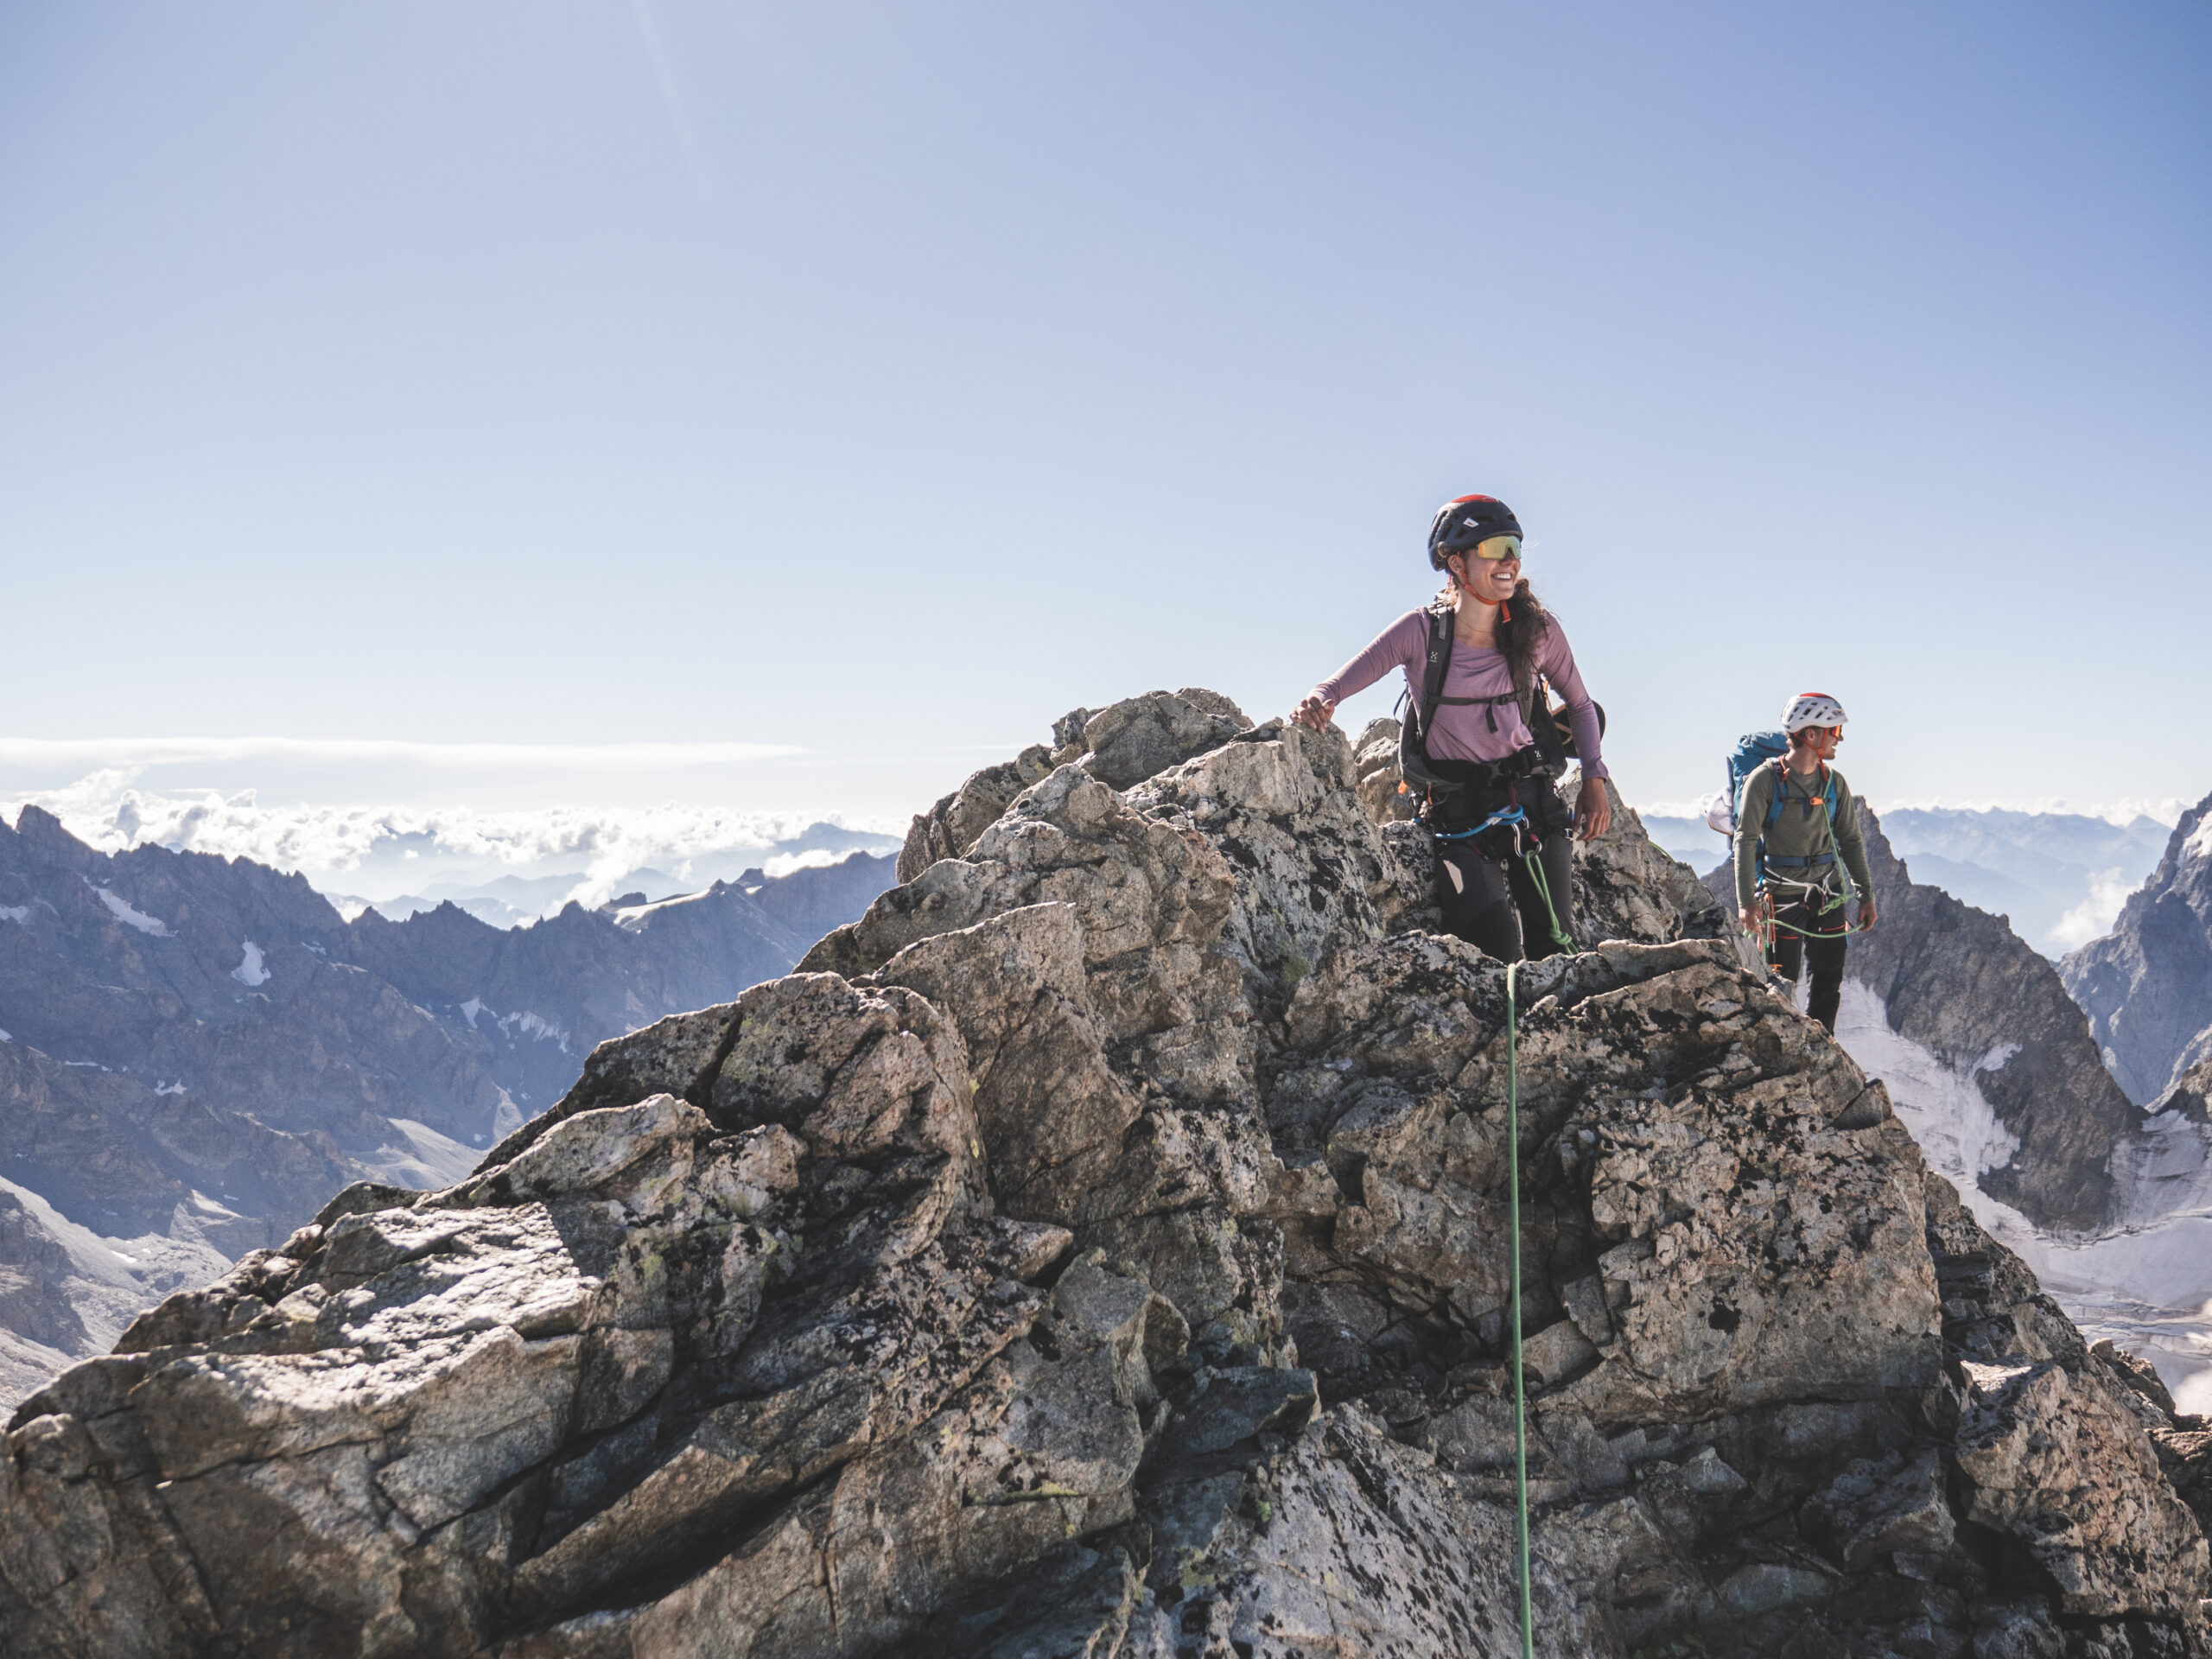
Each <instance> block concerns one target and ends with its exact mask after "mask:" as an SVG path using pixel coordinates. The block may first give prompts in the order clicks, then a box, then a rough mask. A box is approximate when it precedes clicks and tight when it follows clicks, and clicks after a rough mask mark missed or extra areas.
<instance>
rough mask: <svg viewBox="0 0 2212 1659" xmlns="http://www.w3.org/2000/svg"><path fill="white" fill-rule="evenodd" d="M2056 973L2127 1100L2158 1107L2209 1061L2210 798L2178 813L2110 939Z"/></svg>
mask: <svg viewBox="0 0 2212 1659" xmlns="http://www.w3.org/2000/svg"><path fill="white" fill-rule="evenodd" d="M2061 971H2062V972H2063V974H2064V975H2065V977H2066V985H2067V988H2068V989H2069V990H2070V991H2072V992H2073V994H2074V997H2075V1001H2078V1002H2079V1003H2081V1005H2082V1007H2083V1008H2085V1009H2087V1010H2088V1015H2089V1023H2090V1026H2091V1027H2092V1028H2093V1029H2094V1031H2095V1033H2096V1034H2097V1039H2098V1041H2099V1042H2100V1043H2101V1044H2102V1045H2103V1046H2104V1052H2105V1058H2106V1062H2107V1064H2108V1065H2110V1066H2111V1067H2112V1072H2113V1076H2114V1077H2117V1078H2119V1079H2120V1087H2121V1088H2123V1089H2125V1090H2127V1093H2128V1096H2129V1098H2131V1099H2133V1100H2136V1101H2139V1102H2142V1103H2146V1104H2147V1103H2150V1102H2152V1101H2153V1100H2156V1099H2158V1097H2159V1096H2161V1095H2163V1094H2164V1093H2165V1092H2166V1091H2167V1090H2169V1089H2171V1087H2173V1086H2174V1084H2176V1083H2177V1082H2178V1081H2179V1080H2180V1078H2181V1077H2182V1074H2183V1073H2184V1072H2186V1071H2189V1070H2190V1068H2191V1067H2193V1066H2195V1065H2196V1064H2197V1063H2198V1062H2199V1061H2201V1060H2202V1059H2204V1058H2207V1057H2208V1056H2212V795H2208V796H2207V797H2205V798H2204V799H2202V800H2201V801H2199V802H2198V803H2197V804H2196V805H2195V806H2193V807H2191V808H2190V810H2188V811H2187V812H2185V813H2183V815H2182V819H2181V822H2180V823H2177V824H2176V825H2175V826H2174V831H2173V834H2172V835H2171V836H2169V837H2168V838H2167V841H2166V847H2165V851H2164V855H2163V856H2162V857H2161V858H2160V859H2159V860H2158V868H2156V869H2155V870H2153V871H2152V873H2151V879H2150V880H2147V881H2145V883H2144V884H2143V887H2142V888H2141V889H2140V890H2139V892H2137V893H2135V894H2133V896H2132V897H2131V898H2130V899H2128V900H2127V903H2126V906H2124V907H2123V908H2122V909H2121V911H2120V919H2119V921H2118V923H2117V924H2116V925H2114V926H2113V931H2111V932H2110V933H2108V934H2107V935H2106V936H2105V937H2104V938H2101V939H2098V940H2096V941H2094V943H2092V944H2086V945H2084V946H2082V949H2080V950H2076V951H2075V952H2074V953H2073V954H2072V955H2070V956H2069V957H2067V958H2066V960H2065V962H2064V963H2063V966H2062V969H2061Z"/></svg>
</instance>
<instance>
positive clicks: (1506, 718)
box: [1313, 611, 1612, 778]
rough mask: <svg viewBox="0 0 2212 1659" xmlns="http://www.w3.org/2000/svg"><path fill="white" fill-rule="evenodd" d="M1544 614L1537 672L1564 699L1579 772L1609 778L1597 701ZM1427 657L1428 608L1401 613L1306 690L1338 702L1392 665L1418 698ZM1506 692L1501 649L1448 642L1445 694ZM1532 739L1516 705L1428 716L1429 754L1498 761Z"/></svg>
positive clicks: (1509, 673)
mask: <svg viewBox="0 0 2212 1659" xmlns="http://www.w3.org/2000/svg"><path fill="white" fill-rule="evenodd" d="M1546 620H1547V621H1548V626H1547V627H1546V628H1545V630H1544V637H1543V640H1542V642H1541V644H1540V645H1538V646H1537V647H1536V668H1537V671H1538V672H1540V673H1541V674H1542V675H1543V677H1545V678H1546V679H1547V680H1548V681H1550V682H1551V685H1552V689H1553V690H1555V691H1557V692H1558V693H1559V694H1560V696H1561V697H1563V698H1564V699H1565V700H1566V702H1567V724H1568V725H1569V726H1571V727H1572V728H1573V730H1574V752H1575V753H1576V754H1578V755H1580V757H1581V760H1582V775H1583V776H1584V777H1586V778H1609V777H1611V775H1612V774H1611V772H1607V771H1606V770H1605V757H1604V755H1603V754H1602V753H1600V752H1599V735H1598V706H1597V705H1596V704H1595V703H1593V702H1591V701H1590V693H1589V692H1588V691H1587V690H1585V689H1584V688H1583V684H1582V676H1581V674H1580V671H1578V670H1577V669H1576V668H1575V666H1574V652H1573V651H1572V650H1571V649H1569V648H1568V645H1567V630H1566V629H1564V628H1562V627H1560V625H1559V618H1557V617H1556V616H1548V617H1547V619H1546ZM1427 663H1428V613H1427V611H1408V612H1407V613H1405V614H1404V615H1403V616H1402V617H1400V618H1399V619H1398V620H1396V621H1395V622H1393V623H1392V624H1391V625H1390V626H1389V627H1387V628H1385V629H1383V632H1381V633H1379V634H1377V635H1376V639H1375V643H1374V644H1373V645H1370V646H1368V648H1367V649H1366V650H1365V651H1363V652H1360V653H1359V655H1358V656H1357V657H1355V658H1352V659H1351V661H1350V662H1348V663H1346V664H1344V666H1343V667H1342V668H1340V669H1338V671H1336V672H1335V673H1334V674H1332V675H1331V676H1330V677H1328V678H1327V679H1325V680H1324V681H1322V682H1321V683H1320V684H1319V685H1317V686H1315V687H1314V688H1313V690H1314V693H1315V695H1316V696H1320V697H1323V698H1325V699H1326V700H1327V701H1328V702H1332V703H1334V702H1343V701H1344V699H1345V698H1346V697H1349V696H1352V695H1353V694H1355V693H1356V692H1360V691H1364V690H1367V688H1368V687H1369V686H1370V685H1372V684H1374V683H1375V682H1376V681H1377V680H1379V679H1381V678H1382V677H1383V676H1384V675H1385V674H1388V673H1389V671H1391V670H1392V669H1394V668H1395V669H1402V670H1403V671H1404V672H1405V676H1406V684H1407V687H1408V689H1409V690H1411V692H1412V694H1413V695H1414V696H1415V697H1418V696H1421V671H1422V670H1423V669H1424V668H1426V667H1427ZM1512 690H1513V670H1512V669H1511V668H1510V666H1509V665H1508V664H1507V663H1506V660H1505V653H1504V652H1502V651H1497V650H1494V649H1489V648H1478V647H1476V646H1473V645H1462V644H1459V643H1458V642H1456V641H1455V642H1454V643H1453V645H1452V666H1451V669H1450V671H1448V672H1446V675H1445V677H1444V695H1445V696H1447V697H1496V696H1508V695H1510V693H1511V691H1512ZM1493 711H1495V713H1496V714H1497V730H1496V731H1494V732H1493V731H1492V730H1491V728H1490V721H1488V719H1486V718H1485V716H1486V715H1489V714H1491V712H1493ZM1534 741H1535V739H1534V738H1533V737H1532V736H1530V734H1529V726H1528V722H1527V721H1524V720H1522V718H1521V709H1520V706H1519V704H1517V703H1513V702H1501V703H1492V704H1490V705H1487V706H1484V705H1476V706H1474V707H1468V706H1466V705H1465V704H1452V703H1440V704H1438V705H1437V709H1436V718H1435V719H1434V720H1433V721H1431V722H1430V731H1429V734H1428V753H1429V757H1430V758H1431V759H1432V760H1503V759H1505V757H1506V756H1507V755H1509V754H1511V753H1513V752H1514V751H1515V750H1516V749H1518V748H1522V747H1524V746H1526V745H1528V744H1529V743H1532V742H1534Z"/></svg>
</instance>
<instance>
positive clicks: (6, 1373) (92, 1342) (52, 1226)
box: [0, 1179, 231, 1404]
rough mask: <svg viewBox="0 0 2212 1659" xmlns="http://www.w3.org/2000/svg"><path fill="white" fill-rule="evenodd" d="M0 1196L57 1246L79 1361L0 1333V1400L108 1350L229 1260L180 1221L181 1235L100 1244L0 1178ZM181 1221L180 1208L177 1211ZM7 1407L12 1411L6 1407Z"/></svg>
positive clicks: (215, 1275)
mask: <svg viewBox="0 0 2212 1659" xmlns="http://www.w3.org/2000/svg"><path fill="white" fill-rule="evenodd" d="M0 1192H6V1193H8V1194H10V1195H11V1196H13V1197H14V1198H15V1199H16V1202H17V1203H18V1204H20V1205H22V1207H23V1209H24V1210H25V1211H27V1212H28V1214H29V1220H30V1222H31V1224H32V1225H33V1226H34V1227H35V1228H37V1229H39V1230H41V1231H43V1232H45V1233H46V1234H48V1236H51V1237H52V1238H53V1239H54V1242H55V1243H57V1244H59V1245H60V1247H61V1248H62V1250H63V1251H64V1252H65V1253H66V1255H67V1257H68V1262H69V1265H68V1267H67V1269H66V1270H65V1271H64V1273H63V1275H62V1282H61V1284H60V1287H59V1288H60V1292H61V1294H62V1297H63V1300H66V1301H67V1303H68V1304H69V1306H71V1307H72V1308H73V1309H74V1310H75V1312H76V1314H77V1318H78V1319H79V1322H80V1323H81V1324H82V1325H84V1327H85V1334H86V1338H87V1344H88V1345H87V1346H86V1350H85V1352H84V1353H81V1354H63V1353H59V1352H58V1351H56V1350H54V1349H50V1348H46V1347H44V1346H42V1345H41V1344H35V1343H30V1342H29V1341H27V1340H26V1339H25V1338H20V1337H17V1336H16V1335H15V1334H14V1333H13V1332H0V1398H4V1397H5V1396H7V1395H10V1394H14V1395H16V1396H17V1397H20V1395H22V1394H27V1393H29V1392H30V1390H31V1389H35V1388H39V1387H41V1386H43V1385H44V1383H46V1382H47V1381H48V1379H49V1378H51V1377H52V1376H54V1374H55V1373H56V1372H58V1371H60V1370H63V1369H65V1368H66V1367H67V1366H68V1365H69V1364H71V1363H73V1362H74V1361H76V1360H79V1359H82V1358H85V1357H86V1356H87V1355H91V1354H104V1353H105V1352H107V1351H109V1350H110V1349H111V1348H113V1347H114V1346H115V1344H116V1341H117V1339H118V1338H120V1337H121V1336H122V1335H123V1332H124V1327H125V1326H127V1325H129V1324H130V1321H131V1320H133V1319H137V1317H138V1315H139V1314H140V1313H143V1312H144V1311H145V1310H146V1309H147V1308H149V1307H151V1306H153V1305H154V1304H155V1303H156V1302H158V1301H159V1300H162V1297H164V1296H166V1295H168V1294H170V1293H171V1292H172V1291H178V1290H186V1289H191V1288H195V1287H199V1286H200V1285H204V1284H207V1282H208V1281H211V1280H213V1279H218V1278H220V1277H221V1276H222V1275H223V1274H226V1273H227V1272H229V1271H230V1267H231V1262H230V1258H229V1257H228V1256H226V1255H224V1254H223V1252H222V1251H220V1250H219V1249H216V1248H215V1247H214V1246H213V1245H212V1244H209V1243H207V1242H206V1240H205V1239H203V1238H201V1237H200V1236H198V1232H197V1230H196V1229H195V1228H194V1227H193V1226H192V1225H191V1224H190V1223H189V1222H184V1221H181V1220H180V1222H179V1223H173V1224H172V1226H173V1227H181V1231H182V1233H183V1236H174V1237H167V1238H165V1237H163V1236H161V1235H160V1234H158V1233H149V1234H148V1235H147V1236H144V1237H143V1238H131V1239H124V1238H108V1237H105V1236H102V1235H101V1234H99V1233H96V1232H94V1231H93V1230H92V1229H91V1228H89V1227H86V1226H82V1225H79V1224H78V1223H76V1222H73V1221H71V1220H69V1219H68V1218H67V1217H65V1216H63V1215H62V1214H61V1212H60V1211H58V1210H56V1209H55V1208H54V1206H53V1205H51V1204H49V1203H48V1202H47V1201H46V1199H45V1198H41V1196H40V1195H39V1194H38V1193H36V1192H33V1191H31V1189H30V1188H29V1187H27V1186H19V1185H16V1183H15V1182H13V1181H10V1180H5V1179H0ZM178 1211H179V1212H180V1217H181V1215H182V1212H183V1211H184V1206H183V1205H179V1206H178ZM8 1403H10V1404H12V1403H13V1401H12V1400H10V1401H9V1402H8Z"/></svg>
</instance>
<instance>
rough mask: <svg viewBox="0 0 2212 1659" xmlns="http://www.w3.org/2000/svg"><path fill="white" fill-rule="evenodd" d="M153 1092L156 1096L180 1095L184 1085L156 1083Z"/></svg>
mask: <svg viewBox="0 0 2212 1659" xmlns="http://www.w3.org/2000/svg"><path fill="white" fill-rule="evenodd" d="M154 1092H155V1093H156V1094H157V1095H181V1094H182V1093H183V1092H184V1085H183V1084H181V1083H161V1082H156V1084H154Z"/></svg>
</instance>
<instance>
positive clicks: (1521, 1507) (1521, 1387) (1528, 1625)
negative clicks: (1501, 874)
mask: <svg viewBox="0 0 2212 1659" xmlns="http://www.w3.org/2000/svg"><path fill="white" fill-rule="evenodd" d="M1520 971H1521V964H1520V963H1517V962H1509V963H1506V964H1505V1190H1506V1195H1507V1197H1508V1198H1509V1200H1510V1205H1511V1208H1512V1211H1513V1229H1512V1243H1511V1248H1510V1255H1511V1260H1512V1264H1513V1267H1512V1292H1511V1300H1510V1302H1509V1303H1508V1305H1507V1309H1506V1320H1505V1322H1506V1324H1507V1325H1508V1326H1509V1327H1510V1329H1511V1331H1512V1332H1513V1508H1514V1519H1515V1523H1516V1527H1517V1529H1518V1541H1519V1544H1520V1550H1521V1654H1522V1659H1536V1637H1535V1628H1536V1627H1535V1620H1534V1618H1533V1616H1532V1615H1531V1613H1530V1611H1529V1402H1528V1398H1527V1394H1526V1384H1525V1383H1523V1382H1522V1376H1521V1077H1520V1061H1519V1056H1518V1054H1517V1052H1516V1049H1517V1047H1518V1045H1519V1040H1520V1039H1519V1034H1518V1033H1517V1032H1516V1029H1515V1020H1514V1012H1513V995H1514V977H1515V976H1516V975H1517V974H1518V973H1519V972H1520Z"/></svg>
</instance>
